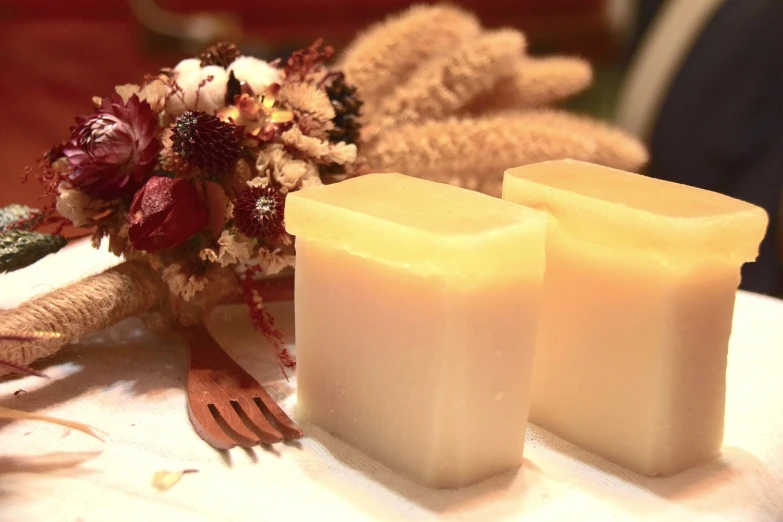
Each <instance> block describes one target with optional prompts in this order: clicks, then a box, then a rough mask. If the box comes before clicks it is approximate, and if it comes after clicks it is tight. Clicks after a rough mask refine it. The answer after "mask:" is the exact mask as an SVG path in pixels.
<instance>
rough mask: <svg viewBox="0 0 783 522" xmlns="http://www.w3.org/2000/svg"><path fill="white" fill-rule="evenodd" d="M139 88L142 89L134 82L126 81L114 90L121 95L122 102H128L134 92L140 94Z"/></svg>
mask: <svg viewBox="0 0 783 522" xmlns="http://www.w3.org/2000/svg"><path fill="white" fill-rule="evenodd" d="M139 90H141V88H140V87H139V86H138V85H136V84H133V83H125V84H122V85H117V86H116V87H114V92H116V93H117V94H119V95H120V98H122V103H128V100H130V98H131V96H133V95H134V94H136V95H138V94H139Z"/></svg>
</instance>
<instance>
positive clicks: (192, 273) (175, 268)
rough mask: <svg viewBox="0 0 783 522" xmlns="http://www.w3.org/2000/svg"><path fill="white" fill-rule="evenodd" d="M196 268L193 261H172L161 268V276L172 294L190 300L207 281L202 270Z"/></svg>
mask: <svg viewBox="0 0 783 522" xmlns="http://www.w3.org/2000/svg"><path fill="white" fill-rule="evenodd" d="M198 268H199V267H196V266H195V265H194V264H193V263H188V264H187V265H186V264H184V263H172V264H171V265H169V266H167V267H166V268H164V269H163V273H162V274H161V276H162V278H163V281H165V282H166V284H167V285H168V286H169V291H171V293H172V294H174V295H175V296H179V297H181V298H182V299H184V300H185V301H190V300H191V299H192V298H193V296H195V295H196V293H198V292H200V291H201V290H203V289H204V287H205V286H207V283H209V279H207V277H206V275H205V274H204V272H203V271H202V270H199V269H198Z"/></svg>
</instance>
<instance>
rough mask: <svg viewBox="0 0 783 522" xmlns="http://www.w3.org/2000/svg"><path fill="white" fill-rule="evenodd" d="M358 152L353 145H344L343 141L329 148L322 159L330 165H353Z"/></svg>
mask: <svg viewBox="0 0 783 522" xmlns="http://www.w3.org/2000/svg"><path fill="white" fill-rule="evenodd" d="M358 152H359V151H358V149H357V148H356V145H355V144H354V143H345V142H344V141H341V142H340V143H335V144H333V145H332V146H331V147H330V149H329V153H328V154H327V155H326V156H325V158H324V159H326V160H328V161H330V162H332V163H337V164H338V165H345V164H346V163H353V162H354V161H356V156H357V154H358Z"/></svg>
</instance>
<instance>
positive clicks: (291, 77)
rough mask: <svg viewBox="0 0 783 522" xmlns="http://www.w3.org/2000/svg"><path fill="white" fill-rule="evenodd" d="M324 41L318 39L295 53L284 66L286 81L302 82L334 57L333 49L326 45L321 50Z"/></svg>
mask: <svg viewBox="0 0 783 522" xmlns="http://www.w3.org/2000/svg"><path fill="white" fill-rule="evenodd" d="M323 43H324V41H323V39H322V38H319V39H318V40H316V41H315V42H313V43H312V45H310V46H309V47H307V48H305V49H301V50H299V51H296V52H295V53H293V54H292V55H291V57H290V58H289V59H288V61H287V62H286V64H285V78H286V81H288V82H291V81H304V80H306V79H307V77H308V75H310V74H311V73H312V72H314V71H315V70H317V69H318V68H319V67H320V66H322V65H323V64H324V62H326V61H327V60H329V59H330V58H331V57H332V56H334V49H333V48H332V47H331V46H329V45H327V46H326V47H324V48H321V46H322V45H323Z"/></svg>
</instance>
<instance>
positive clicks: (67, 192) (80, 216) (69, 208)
mask: <svg viewBox="0 0 783 522" xmlns="http://www.w3.org/2000/svg"><path fill="white" fill-rule="evenodd" d="M58 190H59V191H60V195H59V197H58V198H57V206H56V208H57V212H59V213H60V215H61V216H63V217H64V218H65V219H67V220H69V221H70V222H71V223H73V225H74V226H77V227H83V226H85V225H87V224H88V223H89V222H90V221H91V220H92V218H93V217H95V215H96V214H98V213H99V212H101V211H102V210H104V208H105V204H103V203H102V202H99V201H96V200H94V199H93V198H91V197H90V196H88V195H87V194H85V193H84V192H82V191H81V190H76V189H75V188H72V187H71V186H70V184H68V183H65V182H63V183H60V186H59V187H58Z"/></svg>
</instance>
